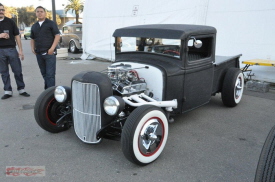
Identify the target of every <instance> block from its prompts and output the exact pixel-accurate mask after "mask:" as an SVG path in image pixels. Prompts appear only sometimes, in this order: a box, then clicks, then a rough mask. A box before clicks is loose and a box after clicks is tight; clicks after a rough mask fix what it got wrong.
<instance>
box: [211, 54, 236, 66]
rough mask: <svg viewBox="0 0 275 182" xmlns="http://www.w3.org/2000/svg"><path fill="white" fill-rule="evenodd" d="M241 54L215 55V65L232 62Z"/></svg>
mask: <svg viewBox="0 0 275 182" xmlns="http://www.w3.org/2000/svg"><path fill="white" fill-rule="evenodd" d="M240 56H241V54H239V55H236V56H218V55H216V56H215V63H214V65H215V66H220V65H222V64H223V63H227V62H230V61H232V60H233V59H236V58H239V57H240Z"/></svg>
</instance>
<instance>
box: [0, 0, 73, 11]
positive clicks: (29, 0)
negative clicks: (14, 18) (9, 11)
mask: <svg viewBox="0 0 275 182" xmlns="http://www.w3.org/2000/svg"><path fill="white" fill-rule="evenodd" d="M0 2H1V3H2V4H3V5H4V6H13V7H18V8H20V7H26V6H31V5H33V6H34V7H37V6H43V7H45V8H46V9H47V10H52V0H0ZM62 4H64V5H65V6H66V5H67V4H68V0H55V9H56V10H61V9H64V7H65V6H62Z"/></svg>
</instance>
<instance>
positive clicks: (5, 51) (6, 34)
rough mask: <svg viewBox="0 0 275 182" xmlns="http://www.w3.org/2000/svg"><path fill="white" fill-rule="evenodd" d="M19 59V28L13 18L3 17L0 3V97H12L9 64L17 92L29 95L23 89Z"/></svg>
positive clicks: (20, 52) (20, 56)
mask: <svg viewBox="0 0 275 182" xmlns="http://www.w3.org/2000/svg"><path fill="white" fill-rule="evenodd" d="M15 41H16V42H15ZM16 43H17V45H18V52H17V50H16ZM20 59H21V60H22V61H23V60H24V55H23V49H22V44H21V39H20V36H19V30H18V28H17V26H16V24H15V22H14V21H13V20H11V19H10V18H7V17H5V7H4V6H3V5H2V4H1V3H0V73H1V77H2V81H3V83H4V91H5V94H4V96H3V97H2V98H1V99H7V98H10V97H12V87H11V81H10V74H9V65H10V67H11V69H12V72H13V73H14V78H15V81H16V84H17V90H18V91H19V94H20V95H22V96H25V97H29V96H30V95H29V94H28V93H26V92H25V90H24V88H25V83H24V80H23V74H22V66H21V61H20Z"/></svg>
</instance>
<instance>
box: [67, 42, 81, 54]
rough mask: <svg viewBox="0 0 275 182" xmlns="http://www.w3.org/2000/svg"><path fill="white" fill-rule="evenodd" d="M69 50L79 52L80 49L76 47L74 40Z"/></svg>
mask: <svg viewBox="0 0 275 182" xmlns="http://www.w3.org/2000/svg"><path fill="white" fill-rule="evenodd" d="M69 50H70V52H71V53H77V52H78V51H79V49H78V48H77V47H76V45H75V42H74V41H71V42H70V45H69Z"/></svg>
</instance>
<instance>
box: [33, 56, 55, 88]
mask: <svg viewBox="0 0 275 182" xmlns="http://www.w3.org/2000/svg"><path fill="white" fill-rule="evenodd" d="M36 58H37V63H38V66H39V68H40V72H41V74H42V77H43V79H44V83H45V86H44V89H45V90H46V89H47V88H49V87H52V86H55V70H56V55H48V54H47V55H41V54H36Z"/></svg>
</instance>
